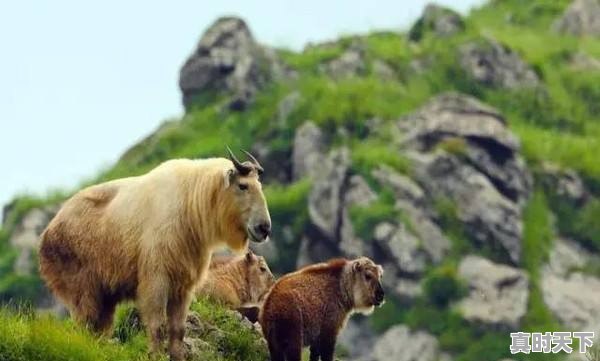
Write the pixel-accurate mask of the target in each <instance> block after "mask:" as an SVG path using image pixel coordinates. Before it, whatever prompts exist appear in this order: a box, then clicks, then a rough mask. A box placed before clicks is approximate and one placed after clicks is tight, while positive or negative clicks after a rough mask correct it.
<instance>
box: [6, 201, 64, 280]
mask: <svg viewBox="0 0 600 361" xmlns="http://www.w3.org/2000/svg"><path fill="white" fill-rule="evenodd" d="M59 208H60V206H57V205H53V206H46V207H42V208H33V209H31V210H29V211H28V212H27V213H25V214H24V215H23V217H22V218H21V220H20V221H19V222H18V223H17V224H16V225H15V226H14V229H13V231H12V234H11V236H10V239H9V243H10V244H11V246H13V247H14V248H15V249H16V250H17V254H18V256H17V259H16V261H15V264H14V271H15V273H16V274H18V275H32V274H34V273H35V272H36V270H37V267H38V265H37V263H36V262H35V258H34V257H33V256H34V253H35V252H37V249H38V248H39V246H40V241H41V240H40V235H41V234H42V232H43V231H44V229H45V228H46V226H47V225H48V223H49V222H50V220H51V219H52V218H53V217H54V215H55V214H56V213H57V212H58V209H59Z"/></svg>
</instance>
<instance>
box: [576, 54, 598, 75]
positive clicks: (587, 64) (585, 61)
mask: <svg viewBox="0 0 600 361" xmlns="http://www.w3.org/2000/svg"><path fill="white" fill-rule="evenodd" d="M569 65H570V66H571V68H573V69H574V70H578V71H600V59H598V58H595V57H593V56H590V55H589V54H586V53H584V52H582V51H578V52H577V53H575V54H573V56H571V58H570V59H569Z"/></svg>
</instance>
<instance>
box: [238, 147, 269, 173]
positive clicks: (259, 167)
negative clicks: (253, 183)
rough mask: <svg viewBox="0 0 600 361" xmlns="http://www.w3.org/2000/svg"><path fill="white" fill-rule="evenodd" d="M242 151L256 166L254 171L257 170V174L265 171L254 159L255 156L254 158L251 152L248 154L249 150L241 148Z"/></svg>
mask: <svg viewBox="0 0 600 361" xmlns="http://www.w3.org/2000/svg"><path fill="white" fill-rule="evenodd" d="M242 152H244V153H245V154H246V155H247V156H248V158H250V160H251V161H252V164H254V166H255V167H256V171H257V172H258V174H259V175H261V174H263V173H264V172H265V170H264V168H263V167H262V166H261V165H260V163H259V162H258V161H257V160H256V158H254V156H253V155H252V154H250V153H249V152H246V151H245V150H243V149H242Z"/></svg>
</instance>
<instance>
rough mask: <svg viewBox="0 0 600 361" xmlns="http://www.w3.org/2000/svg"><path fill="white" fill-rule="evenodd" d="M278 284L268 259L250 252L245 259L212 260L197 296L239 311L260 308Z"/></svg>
mask: <svg viewBox="0 0 600 361" xmlns="http://www.w3.org/2000/svg"><path fill="white" fill-rule="evenodd" d="M274 283H275V277H274V276H273V274H272V273H271V270H270V269H269V265H268V264H267V262H266V261H265V258H264V257H262V256H257V255H255V254H254V253H253V252H252V251H250V250H248V252H247V253H246V254H245V255H243V256H237V257H220V258H215V259H213V260H211V263H210V268H209V270H208V275H207V277H206V281H205V282H204V283H202V284H201V285H199V287H198V289H197V291H196V294H197V295H198V296H201V297H202V296H204V297H209V298H211V299H213V300H214V301H217V302H219V303H221V304H223V305H225V306H227V307H229V308H232V309H238V308H240V307H242V306H244V307H248V306H257V305H259V304H260V303H261V302H262V300H263V298H264V296H265V295H266V294H267V292H268V291H269V289H270V288H271V286H272V285H273V284H274Z"/></svg>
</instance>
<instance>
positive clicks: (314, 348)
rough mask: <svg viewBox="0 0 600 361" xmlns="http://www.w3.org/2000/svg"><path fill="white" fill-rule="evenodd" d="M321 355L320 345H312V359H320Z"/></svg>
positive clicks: (317, 360) (314, 360)
mask: <svg viewBox="0 0 600 361" xmlns="http://www.w3.org/2000/svg"><path fill="white" fill-rule="evenodd" d="M320 356H321V352H320V350H319V346H318V345H314V344H313V345H311V346H310V361H319V357H320Z"/></svg>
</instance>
